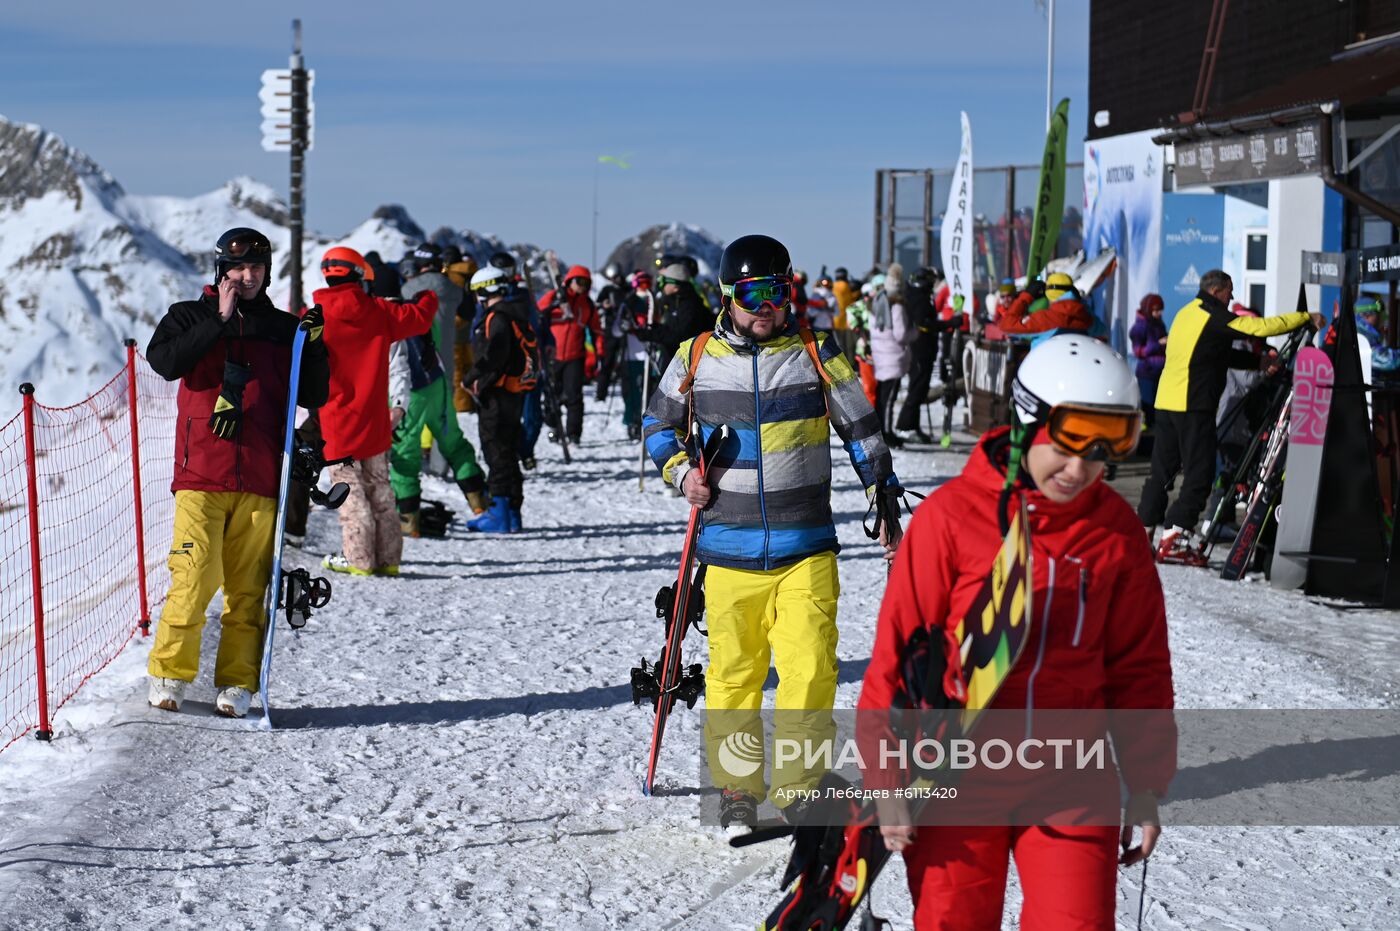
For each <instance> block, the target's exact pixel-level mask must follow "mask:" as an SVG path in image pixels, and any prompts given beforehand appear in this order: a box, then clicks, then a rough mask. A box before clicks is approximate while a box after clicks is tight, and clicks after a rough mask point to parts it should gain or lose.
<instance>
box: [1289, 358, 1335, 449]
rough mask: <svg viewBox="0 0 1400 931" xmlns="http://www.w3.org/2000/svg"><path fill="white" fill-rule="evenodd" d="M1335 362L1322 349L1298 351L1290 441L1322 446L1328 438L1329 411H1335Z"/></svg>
mask: <svg viewBox="0 0 1400 931" xmlns="http://www.w3.org/2000/svg"><path fill="white" fill-rule="evenodd" d="M1332 378H1333V375H1332V360H1330V359H1328V358H1327V354H1326V353H1324V352H1323V351H1322V350H1321V349H1314V348H1313V347H1311V346H1308V347H1306V348H1304V349H1301V350H1299V351H1298V358H1297V360H1296V361H1295V362H1294V363H1293V411H1292V414H1291V416H1290V418H1289V434H1288V437H1289V440H1290V441H1291V442H1293V443H1297V444H1299V445H1300V446H1321V445H1322V441H1323V440H1324V439H1326V437H1327V412H1328V411H1329V410H1331V408H1332Z"/></svg>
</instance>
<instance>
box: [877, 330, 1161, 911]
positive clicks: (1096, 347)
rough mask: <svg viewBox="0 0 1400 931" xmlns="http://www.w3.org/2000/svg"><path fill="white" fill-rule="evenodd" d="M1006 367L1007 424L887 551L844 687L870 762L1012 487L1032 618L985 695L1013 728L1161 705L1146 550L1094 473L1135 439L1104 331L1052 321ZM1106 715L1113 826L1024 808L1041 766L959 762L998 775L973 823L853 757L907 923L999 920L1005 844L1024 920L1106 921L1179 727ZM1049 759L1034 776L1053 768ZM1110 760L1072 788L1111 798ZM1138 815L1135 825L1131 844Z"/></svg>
mask: <svg viewBox="0 0 1400 931" xmlns="http://www.w3.org/2000/svg"><path fill="white" fill-rule="evenodd" d="M1016 382H1017V383H1016V391H1015V398H1016V417H1017V421H1018V425H1017V427H1016V429H1015V432H1011V431H1009V430H1008V429H1007V428H1004V427H1003V428H999V429H997V430H993V431H991V432H989V433H987V434H986V435H985V436H984V437H983V438H982V441H981V443H980V444H979V445H978V447H977V449H976V450H974V451H973V454H972V457H971V458H970V459H969V460H968V463H967V465H966V467H965V468H964V469H963V472H962V475H960V476H959V477H957V478H955V479H953V480H952V481H949V482H947V483H945V484H944V485H942V486H940V487H939V488H938V489H937V490H936V491H935V492H934V493H933V494H931V495H929V497H928V500H927V501H924V502H923V503H922V504H920V505H919V507H918V508H917V509H916V510H915V512H914V517H913V520H912V521H911V523H910V526H909V529H908V530H907V531H906V532H905V535H904V541H903V543H902V544H901V545H900V548H899V552H898V554H897V555H896V557H895V560H894V566H893V568H892V570H891V572H890V577H889V582H888V585H887V587H886V589H885V596H884V601H883V603H882V604H881V606H880V619H879V622H878V626H877V628H876V631H875V648H874V655H873V656H872V657H871V661H870V666H869V667H868V668H867V670H866V673H865V682H864V686H863V688H862V690H861V694H860V699H859V701H858V702H857V708H858V709H860V710H861V711H862V712H865V713H866V714H865V715H863V716H862V726H861V728H860V733H859V736H858V739H859V740H860V742H861V744H862V755H863V759H865V760H867V761H871V760H880V759H881V757H880V756H879V755H878V753H877V751H875V750H874V749H873V748H875V747H878V746H879V745H880V742H882V741H887V740H890V739H893V734H892V732H891V730H890V727H889V721H890V716H889V713H888V712H889V709H890V708H892V707H908V699H907V696H908V695H910V694H914V693H915V689H914V687H911V684H910V683H908V682H907V681H906V680H905V671H906V670H905V662H904V661H905V659H906V653H907V651H908V650H909V649H910V645H911V643H913V642H914V640H915V639H916V636H917V635H918V634H920V632H921V631H922V632H927V633H929V634H930V639H931V640H932V642H933V643H935V644H943V643H945V642H946V641H945V632H950V631H952V630H954V629H955V627H956V625H957V624H958V623H959V622H960V621H962V620H963V619H964V617H965V615H966V612H967V610H968V608H969V605H970V604H971V602H972V600H973V599H974V597H975V596H976V594H977V592H978V591H979V589H980V588H981V587H982V584H983V581H984V580H985V578H986V577H987V573H988V570H989V568H990V567H991V564H992V561H993V557H994V554H995V553H996V552H997V551H998V549H999V548H1000V546H1001V543H1002V533H1003V530H1002V526H1001V523H1000V516H1001V514H1002V509H1003V508H1008V507H1014V506H1015V502H1016V500H1017V499H1018V498H1019V499H1024V501H1025V503H1026V505H1027V509H1028V515H1029V516H1028V520H1029V522H1030V528H1031V536H1032V547H1033V555H1032V559H1033V565H1034V574H1033V585H1034V589H1033V591H1032V595H1031V604H1032V606H1033V608H1032V611H1033V624H1032V627H1031V629H1030V642H1029V643H1028V644H1027V645H1026V648H1025V650H1024V652H1023V653H1022V654H1021V657H1020V659H1019V661H1018V662H1017V663H1016V665H1015V666H1014V667H1012V669H1011V670H1010V672H1009V674H1008V675H1007V678H1006V680H1005V681H1004V682H1003V683H1002V685H1001V688H1000V690H999V691H998V692H997V693H996V697H995V698H994V699H993V701H992V703H991V705H990V708H991V709H994V710H995V709H1003V710H1006V711H1010V712H1013V713H1014V714H1015V716H1016V720H1017V728H1018V730H1020V729H1023V728H1024V729H1025V730H1026V731H1029V729H1030V728H1031V726H1032V724H1031V722H1032V720H1033V718H1032V715H1033V714H1038V715H1041V716H1043V715H1044V713H1045V712H1046V710H1047V709H1088V710H1097V711H1102V710H1104V709H1107V710H1108V711H1113V710H1115V709H1157V710H1159V712H1161V711H1163V710H1165V709H1170V708H1171V707H1172V705H1173V693H1172V672H1171V653H1170V650H1169V648H1168V645H1167V618H1166V608H1165V604H1164V601H1163V597H1162V584H1161V581H1160V580H1159V579H1158V577H1157V569H1156V566H1155V565H1154V564H1153V556H1152V551H1151V549H1150V548H1149V547H1148V546H1147V543H1146V538H1145V537H1144V536H1143V533H1142V527H1141V524H1140V523H1139V522H1138V520H1137V517H1136V515H1135V514H1134V512H1133V509H1132V507H1131V506H1130V505H1129V504H1128V503H1127V502H1126V501H1124V500H1123V499H1122V497H1121V496H1120V495H1119V494H1118V493H1117V492H1116V491H1114V490H1113V489H1112V488H1109V487H1108V486H1107V485H1106V484H1105V483H1104V482H1103V481H1102V478H1103V472H1104V466H1105V460H1106V459H1120V458H1123V457H1126V456H1128V455H1130V454H1131V452H1132V450H1133V447H1134V446H1135V445H1136V443H1137V438H1138V432H1139V430H1140V426H1141V417H1142V414H1141V411H1139V410H1138V392H1137V383H1136V381H1135V379H1134V377H1133V373H1132V372H1131V371H1130V370H1129V368H1128V365H1127V362H1126V361H1125V360H1124V359H1123V358H1122V357H1121V356H1119V355H1118V354H1117V353H1115V352H1114V351H1113V350H1112V349H1110V348H1109V347H1108V346H1106V345H1105V344H1103V343H1101V342H1098V341H1096V340H1093V339H1090V338H1088V337H1086V336H1082V335H1062V336H1056V337H1053V338H1050V339H1047V340H1046V341H1045V342H1044V343H1042V344H1041V345H1039V346H1037V347H1036V348H1035V349H1033V350H1032V351H1031V353H1030V354H1029V355H1028V356H1027V357H1026V359H1025V361H1024V362H1023V363H1022V364H1021V367H1020V368H1019V369H1018V371H1017V376H1016ZM1008 498H1009V500H1008ZM920 684H921V683H915V684H914V686H917V685H920ZM949 697H951V696H949ZM1144 718H1146V719H1147V720H1148V721H1149V722H1151V726H1143V720H1144ZM1022 720H1024V722H1025V723H1024V724H1022V723H1021V721H1022ZM1041 720H1044V719H1043V717H1042V718H1041ZM1119 720H1120V721H1121V719H1119ZM1108 730H1109V733H1110V735H1111V737H1112V740H1113V750H1114V758H1115V760H1116V761H1117V766H1118V768H1119V769H1120V770H1121V775H1122V778H1123V780H1124V781H1125V782H1126V784H1127V787H1128V792H1129V796H1128V799H1127V803H1126V805H1125V806H1124V808H1123V811H1122V821H1121V829H1120V827H1119V826H1118V825H1114V824H1105V823H1103V822H1102V821H1099V822H1098V823H1094V820H1093V819H1092V818H1090V819H1082V817H1081V819H1080V820H1076V818H1075V814H1074V813H1073V812H1059V811H1053V812H1052V813H1050V814H1049V815H1048V816H1046V815H1045V814H1044V813H1043V812H1037V813H1036V814H1035V815H1033V816H1031V817H1030V818H1027V817H1025V816H1021V815H1019V814H1018V813H1019V812H1021V811H1024V810H1027V809H1028V808H1033V807H1034V805H1036V804H1039V803H1040V801H1041V799H1042V798H1043V797H1044V793H1043V790H1044V788H1045V785H1046V783H1045V782H1039V781H1037V779H1039V778H1040V777H1039V775H1038V774H1033V777H1032V778H1025V779H1023V778H1020V776H1016V777H1013V778H1012V779H1010V780H1007V781H1004V782H1003V781H1001V779H1000V777H999V776H998V774H996V773H989V772H987V771H986V770H969V771H968V772H967V773H966V774H965V775H964V776H963V777H962V782H961V791H962V794H963V795H964V796H972V795H973V794H974V793H975V792H976V791H977V790H979V789H981V790H983V791H987V790H988V789H995V791H996V792H997V793H998V796H997V799H998V801H999V802H1004V803H1005V804H1006V806H1007V809H1008V810H1005V811H1001V810H998V811H997V812H996V813H995V814H993V815H991V816H990V819H989V820H985V821H982V820H979V821H975V822H974V823H975V824H979V825H986V826H970V825H966V824H964V823H962V822H959V823H956V824H950V823H946V822H945V823H943V824H939V825H937V826H933V825H928V824H918V823H917V819H916V818H914V817H911V812H910V810H909V807H908V804H907V802H906V801H905V799H903V798H900V797H898V796H897V795H896V793H897V791H898V790H899V789H901V788H903V787H904V786H905V785H906V784H907V780H908V772H907V771H905V770H904V769H902V768H900V767H898V766H893V765H887V766H874V767H873V768H870V769H867V770H865V786H866V788H867V789H886V790H890V791H891V795H892V797H890V798H883V799H881V798H877V800H876V804H877V807H878V808H879V813H880V831H881V834H882V835H883V838H884V841H885V846H886V847H887V848H888V849H889V850H891V851H895V852H903V854H904V859H905V865H906V868H907V871H908V876H909V887H910V890H911V892H912V893H913V897H914V926H915V928H916V929H920V931H923V929H934V928H938V929H945V931H946V929H953V931H960V929H968V931H972V929H981V928H996V927H1001V924H1002V914H1001V913H1002V906H1003V899H1004V896H1005V890H1006V876H1007V865H1008V861H1009V858H1010V857H1011V856H1014V857H1015V859H1016V872H1017V875H1018V877H1019V879H1020V884H1021V889H1022V892H1023V895H1024V903H1023V905H1022V911H1021V925H1020V926H1021V927H1023V928H1030V927H1036V928H1112V927H1113V914H1114V904H1115V890H1114V885H1115V881H1116V869H1117V865H1118V864H1119V863H1120V862H1121V863H1123V864H1131V863H1134V862H1137V861H1140V860H1143V859H1145V858H1146V857H1148V856H1149V855H1150V854H1151V853H1152V849H1153V846H1154V845H1155V844H1156V841H1157V838H1158V836H1159V835H1160V833H1161V821H1160V818H1159V817H1158V813H1157V800H1158V798H1160V797H1161V796H1162V795H1163V794H1165V793H1166V791H1167V786H1168V784H1169V783H1170V781H1171V779H1172V776H1173V775H1174V774H1175V771H1176V730H1175V726H1174V724H1173V723H1172V721H1171V717H1170V714H1167V713H1159V714H1154V715H1148V714H1146V712H1140V713H1139V715H1138V716H1136V717H1134V718H1133V723H1132V724H1131V725H1128V726H1123V725H1122V724H1119V725H1118V726H1115V721H1114V719H1113V718H1109V723H1108ZM1037 733H1038V732H1037ZM1006 772H1007V773H1011V772H1013V771H1012V770H1006ZM1021 772H1022V774H1024V770H1023V771H1021ZM1050 772H1051V771H1050V770H1049V769H1047V770H1045V773H1046V777H1045V778H1048V779H1051V780H1053V779H1054V776H1051V775H1049V774H1050ZM1062 775H1063V774H1062ZM1116 776H1117V774H1116V773H1113V772H1111V771H1110V772H1106V773H1104V774H1102V775H1101V776H1100V775H1098V774H1086V773H1081V772H1075V773H1072V774H1071V779H1072V780H1073V781H1074V783H1075V787H1076V790H1080V789H1082V788H1084V787H1087V788H1091V789H1094V790H1096V791H1098V792H1099V795H1098V798H1099V799H1102V798H1104V797H1107V798H1109V799H1111V803H1112V804H1116V803H1117V802H1118V799H1119V795H1118V782H1117V778H1116ZM1103 779H1107V783H1106V784H1103V783H1102V780H1103ZM1051 784H1054V783H1053V782H1052V783H1051ZM1001 793H1006V794H1005V795H1003V794H1001ZM1008 796H1009V797H1008ZM946 804H948V805H951V804H952V803H946ZM947 811H948V809H947V808H945V809H944V813H946V812H947ZM978 814H981V812H979V813H978ZM937 817H938V815H937V814H935V816H934V818H935V819H937ZM995 819H1001V820H1000V821H997V820H995ZM1029 822H1033V823H1029ZM1135 828H1140V829H1141V832H1142V840H1141V843H1140V845H1138V846H1136V847H1132V846H1131V843H1132V836H1133V831H1134V829H1135ZM1120 845H1121V847H1122V850H1123V853H1122V855H1121V857H1120V855H1119V849H1118V848H1119V846H1120Z"/></svg>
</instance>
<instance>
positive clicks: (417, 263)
mask: <svg viewBox="0 0 1400 931" xmlns="http://www.w3.org/2000/svg"><path fill="white" fill-rule="evenodd" d="M425 268H431V269H433V270H434V271H437V270H440V269H441V268H442V249H441V248H440V247H439V246H438V244H437V243H434V242H425V243H423V244H422V245H420V246H418V247H417V248H415V249H414V250H413V270H414V271H422V270H423V269H425Z"/></svg>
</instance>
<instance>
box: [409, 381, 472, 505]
mask: <svg viewBox="0 0 1400 931" xmlns="http://www.w3.org/2000/svg"><path fill="white" fill-rule="evenodd" d="M424 427H427V428H428V431H429V432H430V433H432V435H433V438H434V439H435V440H437V444H438V449H440V450H442V455H443V458H445V459H446V460H447V462H448V464H450V465H451V466H452V474H453V476H454V477H455V478H456V479H457V481H459V482H460V481H461V480H462V479H464V478H471V477H472V476H476V475H481V474H482V471H481V466H479V465H477V464H476V450H475V449H472V444H471V443H470V442H469V441H468V440H467V438H466V437H465V436H463V435H462V428H461V427H459V426H457V410H456V408H455V407H453V404H452V391H451V389H450V388H449V386H448V384H447V379H446V378H439V379H438V380H437V381H435V382H433V383H432V384H431V385H428V386H427V387H426V388H419V389H418V390H417V391H414V392H411V393H410V394H409V401H408V411H407V412H405V414H404V418H403V420H402V421H400V422H399V425H398V427H397V428H396V429H395V430H394V445H393V448H392V449H391V450H390V453H389V484H391V485H393V486H394V497H395V498H399V499H403V498H411V497H413V496H414V495H416V494H418V493H419V492H420V491H421V490H422V485H421V484H420V483H419V481H418V472H419V469H421V468H422V465H423V447H422V445H421V444H420V442H419V437H420V436H421V435H422V433H423V428H424Z"/></svg>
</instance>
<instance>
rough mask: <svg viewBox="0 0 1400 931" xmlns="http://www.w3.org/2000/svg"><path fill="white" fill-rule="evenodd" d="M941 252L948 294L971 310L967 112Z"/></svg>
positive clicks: (968, 134)
mask: <svg viewBox="0 0 1400 931" xmlns="http://www.w3.org/2000/svg"><path fill="white" fill-rule="evenodd" d="M939 236H940V243H939V246H940V248H939V252H940V253H941V254H942V259H943V274H944V275H945V276H946V277H947V279H948V293H949V294H950V295H951V296H956V295H958V294H961V295H962V296H963V300H964V301H966V304H967V307H968V309H969V310H971V308H972V307H973V301H972V279H973V268H972V126H971V124H969V123H968V121H967V112H966V111H964V112H963V115H962V149H961V151H959V152H958V164H957V167H956V168H954V169H953V184H952V186H951V187H950V188H949V190H948V207H947V209H946V210H944V211H943V227H942V230H941V232H940V234H939Z"/></svg>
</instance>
